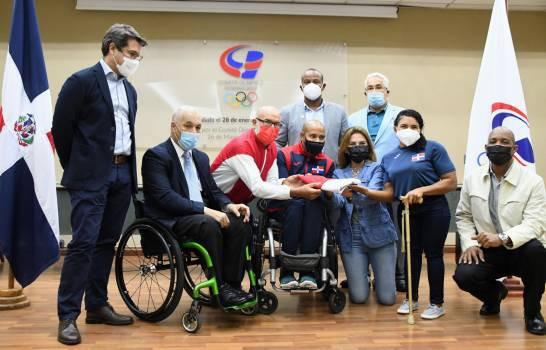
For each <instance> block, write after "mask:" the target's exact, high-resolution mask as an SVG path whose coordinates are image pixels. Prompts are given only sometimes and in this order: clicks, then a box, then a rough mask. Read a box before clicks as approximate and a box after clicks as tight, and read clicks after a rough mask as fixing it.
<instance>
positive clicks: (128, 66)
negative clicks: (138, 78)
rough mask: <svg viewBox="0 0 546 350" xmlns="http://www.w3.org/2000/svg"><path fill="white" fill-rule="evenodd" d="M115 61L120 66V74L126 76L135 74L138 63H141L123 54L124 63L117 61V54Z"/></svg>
mask: <svg viewBox="0 0 546 350" xmlns="http://www.w3.org/2000/svg"><path fill="white" fill-rule="evenodd" d="M114 62H116V67H117V68H118V71H119V74H121V75H123V76H124V77H128V76H130V75H133V74H134V73H135V72H136V71H137V69H138V65H139V64H140V61H139V60H134V59H131V58H127V57H125V56H123V63H122V64H118V62H117V61H116V56H114Z"/></svg>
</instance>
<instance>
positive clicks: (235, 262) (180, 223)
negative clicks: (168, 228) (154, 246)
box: [173, 214, 251, 286]
mask: <svg viewBox="0 0 546 350" xmlns="http://www.w3.org/2000/svg"><path fill="white" fill-rule="evenodd" d="M228 217H229V222H230V224H229V226H228V227H227V228H225V229H222V228H221V227H220V224H219V223H218V222H217V221H216V220H214V219H213V218H212V217H210V216H207V215H204V214H198V215H188V216H183V217H179V218H177V220H176V224H175V225H174V227H173V231H174V233H175V235H176V238H177V239H178V240H179V241H180V242H184V241H188V240H191V241H195V242H197V243H199V244H201V245H202V246H203V247H205V249H207V251H208V252H209V255H210V257H211V259H212V263H213V264H214V272H215V274H216V280H217V281H218V285H219V286H220V285H222V284H223V283H224V282H225V283H229V284H231V285H233V286H239V285H240V284H241V281H242V279H243V274H244V259H245V247H246V246H247V245H248V242H249V241H250V236H251V227H250V224H248V223H244V222H243V219H242V217H241V218H238V217H236V216H235V215H233V214H228Z"/></svg>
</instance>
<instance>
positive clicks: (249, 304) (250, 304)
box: [224, 299, 257, 310]
mask: <svg viewBox="0 0 546 350" xmlns="http://www.w3.org/2000/svg"><path fill="white" fill-rule="evenodd" d="M256 304H257V300H256V299H253V300H250V301H247V302H245V303H243V304H240V305H232V306H227V307H224V309H225V310H241V309H246V308H249V307H253V306H255V305H256Z"/></svg>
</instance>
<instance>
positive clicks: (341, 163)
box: [337, 126, 377, 168]
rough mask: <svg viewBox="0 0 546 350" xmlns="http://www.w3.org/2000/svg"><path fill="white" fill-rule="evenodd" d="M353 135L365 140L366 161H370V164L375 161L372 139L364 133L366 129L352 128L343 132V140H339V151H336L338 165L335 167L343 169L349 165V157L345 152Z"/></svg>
mask: <svg viewBox="0 0 546 350" xmlns="http://www.w3.org/2000/svg"><path fill="white" fill-rule="evenodd" d="M354 134H361V135H362V136H364V138H365V139H366V143H367V144H368V151H369V153H368V158H367V159H366V160H371V161H372V162H375V161H377V157H376V156H375V150H374V146H373V142H372V139H371V138H370V135H369V134H368V132H367V131H366V129H364V128H361V127H358V126H354V127H352V128H349V129H347V131H345V134H343V138H342V139H341V143H340V144H339V151H338V155H337V156H338V163H337V166H338V167H339V168H345V167H346V166H349V165H351V162H350V160H349V157H347V150H348V148H349V142H351V137H352V136H353V135H354Z"/></svg>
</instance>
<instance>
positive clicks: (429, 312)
mask: <svg viewBox="0 0 546 350" xmlns="http://www.w3.org/2000/svg"><path fill="white" fill-rule="evenodd" d="M445 314H446V312H445V310H444V307H443V306H439V305H435V304H430V305H429V306H428V308H427V309H426V310H425V311H423V313H422V314H421V318H422V319H425V320H434V319H437V318H438V317H441V316H443V315H445Z"/></svg>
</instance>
